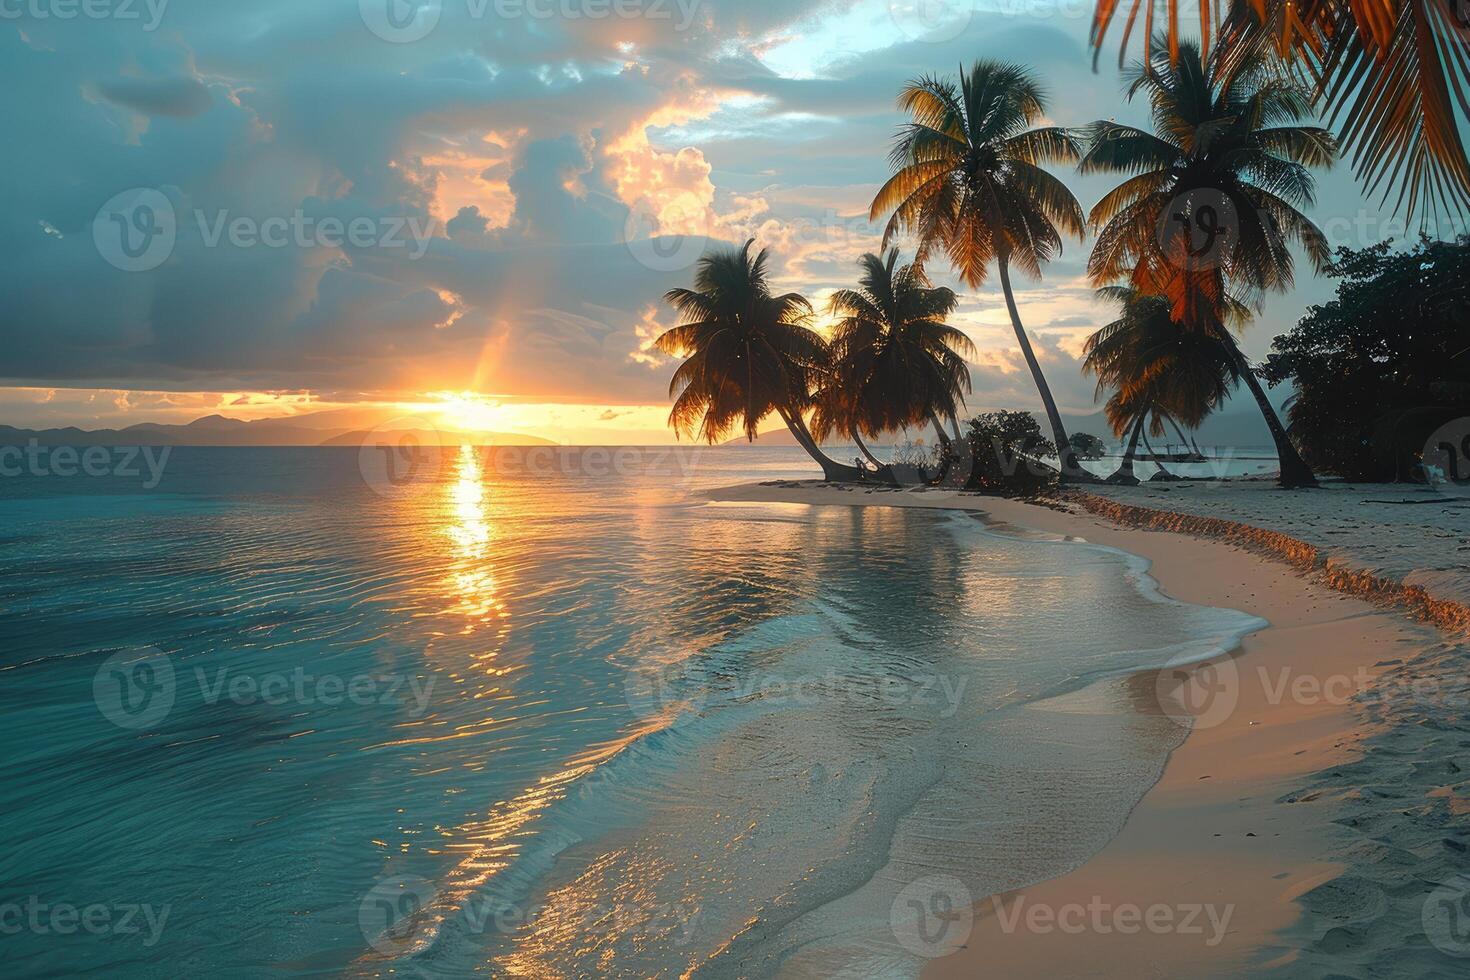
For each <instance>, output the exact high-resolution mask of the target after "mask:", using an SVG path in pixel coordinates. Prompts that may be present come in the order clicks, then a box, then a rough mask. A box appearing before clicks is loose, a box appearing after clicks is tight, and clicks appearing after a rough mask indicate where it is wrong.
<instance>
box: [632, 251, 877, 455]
mask: <svg viewBox="0 0 1470 980" xmlns="http://www.w3.org/2000/svg"><path fill="white" fill-rule="evenodd" d="M754 244H755V240H754V239H751V240H750V241H747V242H746V243H745V244H744V245H743V246H742V247H741V248H740V249H739V250H735V249H727V250H724V251H718V252H713V253H710V254H708V255H705V256H704V257H703V258H701V259H700V260H699V266H698V269H697V271H696V272H695V276H694V289H671V290H669V291H668V292H667V293H666V294H664V299H665V300H666V301H667V302H668V303H669V304H671V305H672V306H673V307H674V309H675V310H677V311H678V313H679V316H680V319H681V320H682V321H683V322H681V323H680V325H679V326H677V327H674V328H672V329H670V330H667V331H665V332H664V333H662V334H660V335H659V337H658V339H657V340H655V341H654V345H655V346H656V347H657V348H658V349H659V350H660V351H662V352H664V353H665V354H669V355H671V356H674V357H683V358H684V362H683V363H682V364H680V365H679V367H678V369H677V370H675V371H674V377H673V379H672V380H671V381H670V382H669V394H670V396H672V397H673V399H674V407H673V409H672V410H671V411H670V412H669V424H670V425H672V426H673V427H674V431H675V432H676V433H679V434H681V435H690V436H694V437H697V438H699V439H703V440H705V441H706V442H708V443H710V444H711V445H713V444H714V443H716V442H719V441H720V440H722V439H723V438H724V437H725V436H726V435H727V434H728V433H729V432H730V430H731V429H732V428H734V427H736V426H737V425H738V426H739V427H740V429H741V430H742V431H743V432H744V433H745V436H746V438H747V439H752V440H753V439H754V438H755V436H756V433H757V431H758V429H759V426H760V423H761V420H762V419H764V418H766V416H768V415H770V414H771V413H772V412H775V413H776V414H777V415H779V416H780V417H781V420H782V421H783V422H785V423H786V427H787V428H788V429H790V430H791V434H792V435H793V436H795V437H796V441H797V442H798V443H799V444H800V445H801V447H802V448H803V449H805V450H806V451H807V452H808V453H809V454H810V455H811V457H812V458H813V459H815V460H816V461H817V463H818V464H820V465H821V467H822V475H823V476H824V477H825V478H826V479H828V480H853V479H857V478H858V477H859V475H860V474H859V473H858V470H857V469H856V468H855V467H851V466H844V465H842V464H840V463H837V462H835V461H833V460H832V459H830V458H828V457H827V455H826V454H825V453H823V452H822V451H821V449H820V448H819V447H818V446H817V443H816V440H815V439H813V438H812V435H811V432H810V431H809V430H808V428H807V425H806V421H805V419H804V417H803V413H804V412H805V411H806V410H807V409H808V408H809V407H810V405H811V389H812V382H813V379H814V377H815V375H816V374H817V373H818V372H820V371H822V370H824V369H825V367H826V365H827V362H828V359H829V354H828V350H827V345H826V343H825V342H824V341H823V340H822V338H821V336H820V335H819V334H818V333H817V332H816V331H814V330H811V329H810V328H808V326H807V324H808V323H809V322H810V321H811V317H812V309H811V305H810V304H809V303H808V302H807V301H806V299H805V298H803V297H802V296H800V295H798V294H797V293H786V294H784V295H781V296H773V295H772V294H771V290H770V286H769V284H768V281H767V276H766V251H765V250H764V249H762V250H761V251H760V252H759V253H758V254H756V255H755V256H753V257H752V256H751V254H750V252H751V246H752V245H754Z"/></svg>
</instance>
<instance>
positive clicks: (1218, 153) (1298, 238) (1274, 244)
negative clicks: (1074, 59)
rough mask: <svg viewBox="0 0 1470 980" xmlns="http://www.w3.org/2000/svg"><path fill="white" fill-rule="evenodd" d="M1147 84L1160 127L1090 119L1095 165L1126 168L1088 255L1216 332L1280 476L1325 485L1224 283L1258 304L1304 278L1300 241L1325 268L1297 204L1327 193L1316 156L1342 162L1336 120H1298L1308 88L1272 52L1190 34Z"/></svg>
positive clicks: (1115, 276)
mask: <svg viewBox="0 0 1470 980" xmlns="http://www.w3.org/2000/svg"><path fill="white" fill-rule="evenodd" d="M1139 92H1146V93H1147V94H1148V96H1149V100H1150V103H1151V104H1152V108H1153V120H1154V129H1155V132H1152V133H1150V132H1147V131H1145V130H1141V129H1137V128H1135V127H1132V126H1125V125H1122V124H1120V123H1116V122H1096V123H1093V124H1092V125H1091V126H1089V127H1088V128H1087V137H1088V143H1089V146H1088V150H1087V153H1086V154H1085V155H1084V156H1083V158H1082V162H1081V170H1082V172H1083V173H1100V172H1101V173H1119V174H1126V175H1128V176H1127V179H1125V180H1124V181H1123V182H1122V183H1121V184H1119V185H1118V186H1117V187H1115V188H1114V189H1113V190H1112V191H1110V192H1109V193H1108V194H1107V195H1106V196H1104V197H1103V199H1102V200H1101V201H1099V202H1098V203H1097V206H1096V207H1094V208H1093V209H1092V213H1091V215H1090V216H1089V219H1088V220H1089V222H1090V223H1091V224H1092V226H1093V227H1094V228H1095V229H1097V232H1098V234H1097V241H1096V244H1095V245H1094V246H1093V250H1092V255H1091V256H1090V258H1089V260H1088V273H1089V275H1090V276H1091V277H1092V280H1093V282H1094V283H1095V284H1099V285H1103V284H1108V283H1113V282H1116V281H1118V280H1127V281H1130V282H1131V283H1132V284H1133V285H1134V286H1135V287H1136V288H1137V289H1138V291H1139V292H1141V293H1144V294H1148V295H1158V296H1166V297H1167V298H1168V299H1169V300H1170V304H1171V315H1172V317H1173V319H1175V320H1176V321H1178V322H1179V323H1181V324H1183V325H1185V326H1186V327H1189V328H1191V329H1195V330H1202V331H1205V332H1208V333H1211V334H1213V335H1214V336H1215V337H1216V339H1217V340H1219V341H1220V343H1222V344H1223V345H1225V347H1226V348H1227V350H1229V351H1230V353H1231V356H1232V357H1233V358H1234V360H1235V363H1236V367H1237V369H1238V370H1239V372H1240V375H1241V377H1242V378H1243V379H1244V380H1245V382H1246V385H1247V387H1248V388H1249V389H1250V392H1251V395H1252V396H1253V397H1254V398H1255V399H1256V403H1257V405H1259V406H1260V409H1261V414H1262V415H1263V416H1264V417H1265V419H1266V424H1267V426H1268V427H1269V428H1270V430H1271V436H1272V439H1273V440H1274V441H1275V443H1276V452H1277V455H1278V457H1279V458H1280V460H1281V485H1282V486H1288V487H1299V486H1315V485H1316V481H1315V479H1314V478H1313V476H1312V472H1311V470H1310V469H1308V468H1307V465H1306V463H1304V462H1303V461H1302V458H1301V456H1300V455H1299V454H1298V453H1297V451H1296V448H1295V447H1294V446H1293V445H1292V443H1291V440H1290V439H1289V438H1288V437H1287V434H1286V429H1285V427H1284V426H1282V424H1281V420H1280V418H1278V417H1277V415H1276V410H1275V409H1274V408H1272V406H1271V403H1270V402H1269V401H1268V400H1267V398H1266V393H1265V391H1264V389H1262V388H1261V384H1260V381H1259V380H1258V379H1257V378H1256V376H1255V374H1254V372H1253V371H1252V370H1251V368H1250V366H1249V365H1248V364H1247V363H1246V361H1245V355H1244V354H1242V353H1241V351H1240V349H1239V347H1238V346H1237V345H1236V343H1235V339H1234V338H1233V337H1232V336H1231V334H1230V331H1229V329H1228V328H1227V325H1226V320H1227V318H1228V317H1227V313H1228V311H1227V309H1226V306H1227V300H1226V295H1227V294H1226V290H1227V289H1229V290H1231V291H1232V292H1234V293H1235V294H1236V295H1237V296H1240V297H1241V298H1242V299H1244V300H1245V301H1248V302H1256V303H1259V301H1260V297H1262V296H1263V295H1264V294H1265V293H1266V292H1268V291H1284V290H1286V289H1287V288H1289V287H1290V285H1291V282H1292V272H1293V260H1292V255H1291V251H1290V248H1289V246H1290V245H1291V244H1292V243H1295V244H1297V245H1300V246H1301V247H1302V248H1303V250H1304V251H1305V252H1306V254H1307V256H1308V258H1309V259H1310V260H1311V261H1312V263H1313V265H1314V266H1315V267H1316V268H1317V269H1318V270H1321V269H1323V268H1324V267H1325V266H1326V264H1327V261H1328V258H1329V255H1328V247H1327V240H1326V238H1325V237H1324V236H1323V234H1322V232H1321V231H1320V230H1318V229H1317V227H1316V226H1315V225H1313V224H1312V222H1311V221H1310V220H1308V219H1307V217H1306V216H1305V215H1304V214H1302V213H1301V211H1300V210H1299V209H1300V208H1302V207H1305V206H1307V205H1310V204H1311V203H1312V200H1313V196H1314V192H1315V182H1314V180H1313V178H1312V174H1311V171H1310V170H1309V169H1308V168H1309V167H1312V166H1330V165H1331V163H1332V162H1333V160H1334V158H1335V155H1336V151H1337V144H1336V141H1335V140H1334V139H1333V137H1332V134H1330V133H1328V132H1327V131H1326V130H1325V129H1321V128H1318V127H1313V126H1302V125H1298V121H1299V120H1300V119H1301V118H1302V117H1303V116H1305V115H1307V113H1308V112H1309V111H1310V107H1309V104H1308V99H1307V96H1306V93H1305V92H1304V91H1303V90H1302V89H1301V88H1300V87H1299V86H1298V85H1296V84H1295V83H1293V82H1291V81H1290V80H1286V79H1283V78H1281V77H1280V76H1279V74H1277V73H1275V72H1273V71H1272V69H1271V66H1270V64H1269V63H1268V62H1267V61H1266V60H1265V59H1264V58H1262V57H1258V56H1242V57H1241V58H1239V59H1237V60H1236V62H1235V63H1234V64H1233V65H1232V66H1231V67H1230V71H1229V72H1225V71H1223V70H1222V67H1221V64H1220V62H1219V60H1218V59H1212V60H1211V61H1209V62H1205V61H1203V60H1202V58H1201V55H1200V50H1199V48H1198V47H1197V46H1196V45H1194V44H1190V43H1181V44H1180V46H1179V56H1178V59H1177V61H1171V59H1170V57H1169V54H1168V52H1166V51H1160V52H1159V53H1157V54H1156V55H1155V56H1154V59H1153V61H1152V63H1151V64H1139V65H1136V66H1135V67H1134V69H1133V71H1132V84H1131V86H1130V87H1129V90H1128V94H1129V98H1132V97H1133V96H1134V95H1136V94H1137V93H1139Z"/></svg>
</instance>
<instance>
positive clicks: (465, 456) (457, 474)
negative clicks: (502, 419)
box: [446, 446, 501, 633]
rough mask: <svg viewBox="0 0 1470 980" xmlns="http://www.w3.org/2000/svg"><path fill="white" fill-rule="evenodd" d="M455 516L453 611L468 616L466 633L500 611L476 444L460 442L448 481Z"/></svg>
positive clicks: (452, 524)
mask: <svg viewBox="0 0 1470 980" xmlns="http://www.w3.org/2000/svg"><path fill="white" fill-rule="evenodd" d="M448 496H449V508H450V514H451V520H450V523H449V526H448V528H447V529H446V533H447V534H448V536H449V540H450V542H451V543H452V545H453V549H454V557H455V565H454V571H453V572H452V573H451V575H450V585H451V588H452V591H453V595H454V598H455V604H454V605H453V606H452V607H451V609H450V611H451V612H453V613H457V614H459V615H461V616H465V617H467V618H468V619H469V620H470V622H468V623H466V624H465V628H464V631H463V632H465V633H472V632H474V630H475V626H476V625H477V624H478V623H482V622H484V621H485V620H487V619H490V618H493V617H495V616H498V615H500V613H501V607H500V600H499V598H498V596H497V589H496V582H495V575H494V574H493V573H492V571H491V567H492V566H491V562H490V550H491V549H490V544H491V537H492V535H491V529H492V528H491V520H490V517H489V515H488V509H487V504H486V490H485V473H484V467H483V465H482V464H481V462H480V458H479V456H478V454H477V453H476V452H475V448H474V447H473V446H460V447H459V455H458V456H457V457H456V459H455V463H454V473H453V477H452V480H451V481H450V482H449V484H448Z"/></svg>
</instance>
